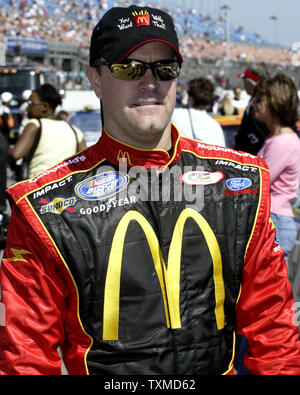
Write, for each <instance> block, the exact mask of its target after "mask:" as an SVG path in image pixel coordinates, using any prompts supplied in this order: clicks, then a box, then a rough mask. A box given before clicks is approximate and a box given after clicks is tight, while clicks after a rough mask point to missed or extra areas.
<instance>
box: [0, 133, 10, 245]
mask: <svg viewBox="0 0 300 395" xmlns="http://www.w3.org/2000/svg"><path fill="white" fill-rule="evenodd" d="M7 154H8V144H7V140H6V138H5V137H4V135H3V134H2V133H1V131H0V249H3V248H4V247H5V240H6V233H7V227H8V221H9V219H8V215H7V213H6V210H7V201H6V197H5V190H6V182H7V172H6V164H7Z"/></svg>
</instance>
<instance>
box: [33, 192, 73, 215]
mask: <svg viewBox="0 0 300 395" xmlns="http://www.w3.org/2000/svg"><path fill="white" fill-rule="evenodd" d="M40 202H41V203H43V205H42V206H41V208H40V213H41V214H48V213H52V214H61V213H62V212H63V211H64V210H66V211H68V212H70V213H75V210H74V209H73V208H72V206H74V205H75V203H76V202H77V198H76V197H75V196H73V197H70V198H67V199H66V198H60V197H57V198H55V199H53V200H52V201H51V202H49V201H48V200H46V199H41V200H40Z"/></svg>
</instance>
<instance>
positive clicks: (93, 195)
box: [75, 171, 129, 200]
mask: <svg viewBox="0 0 300 395" xmlns="http://www.w3.org/2000/svg"><path fill="white" fill-rule="evenodd" d="M128 182H129V176H128V175H127V174H120V173H117V172H114V171H108V172H105V173H101V174H97V175H95V176H93V177H90V178H87V179H86V180H84V181H81V182H80V183H78V184H77V185H76V186H75V193H76V195H77V196H79V197H80V198H81V199H84V200H102V199H107V198H109V197H111V196H114V195H116V194H117V193H118V192H120V191H122V190H123V189H124V188H126V186H127V185H128Z"/></svg>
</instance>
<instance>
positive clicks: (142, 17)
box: [132, 11, 150, 26]
mask: <svg viewBox="0 0 300 395" xmlns="http://www.w3.org/2000/svg"><path fill="white" fill-rule="evenodd" d="M132 15H133V18H134V20H135V23H136V25H137V26H149V25H150V15H149V13H148V11H145V12H143V11H140V12H139V13H137V12H133V13H132Z"/></svg>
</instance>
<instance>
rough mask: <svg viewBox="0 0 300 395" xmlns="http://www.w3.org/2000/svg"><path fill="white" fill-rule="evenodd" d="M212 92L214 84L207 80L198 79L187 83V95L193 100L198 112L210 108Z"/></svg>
mask: <svg viewBox="0 0 300 395" xmlns="http://www.w3.org/2000/svg"><path fill="white" fill-rule="evenodd" d="M214 91H215V87H214V84H213V83H212V82H211V81H210V80H209V79H207V78H203V77H200V78H195V79H193V80H191V81H189V88H188V94H189V96H191V97H192V98H193V100H194V105H195V107H196V108H198V109H199V110H204V109H205V110H207V109H209V108H210V106H211V102H212V99H213V96H214Z"/></svg>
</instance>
